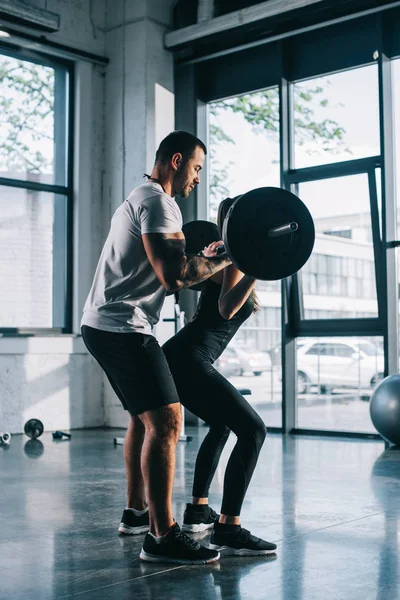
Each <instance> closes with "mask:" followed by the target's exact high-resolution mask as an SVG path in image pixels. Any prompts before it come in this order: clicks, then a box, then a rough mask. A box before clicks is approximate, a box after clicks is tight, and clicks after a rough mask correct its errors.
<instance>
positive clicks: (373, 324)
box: [297, 317, 384, 337]
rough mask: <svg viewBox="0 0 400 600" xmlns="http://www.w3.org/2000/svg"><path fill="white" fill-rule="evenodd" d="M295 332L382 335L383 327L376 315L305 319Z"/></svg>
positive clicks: (327, 335)
mask: <svg viewBox="0 0 400 600" xmlns="http://www.w3.org/2000/svg"><path fill="white" fill-rule="evenodd" d="M297 333H298V335H301V336H302V337H317V336H318V337H345V336H347V337H350V336H353V335H354V336H366V335H370V336H383V334H384V327H383V324H382V321H381V319H379V318H377V317H369V318H365V319H364V318H362V319H358V318H355V319H307V320H304V321H302V322H301V323H300V324H299V328H298V332H297Z"/></svg>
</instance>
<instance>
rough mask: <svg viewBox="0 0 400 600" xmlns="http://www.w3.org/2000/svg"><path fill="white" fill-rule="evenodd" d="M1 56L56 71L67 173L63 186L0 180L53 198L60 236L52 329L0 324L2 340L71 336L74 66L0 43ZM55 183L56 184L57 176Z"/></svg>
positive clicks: (57, 133)
mask: <svg viewBox="0 0 400 600" xmlns="http://www.w3.org/2000/svg"><path fill="white" fill-rule="evenodd" d="M0 54H1V55H4V56H9V57H11V58H15V59H18V60H25V61H27V62H32V63H34V64H37V65H43V66H45V67H50V68H52V69H54V73H55V86H54V104H55V108H54V143H55V146H56V147H57V151H58V153H57V154H55V156H54V173H55V174H56V172H57V169H61V168H63V169H64V170H65V177H64V185H60V184H58V183H54V184H47V183H41V182H34V181H25V180H23V179H18V178H9V177H0V186H5V187H9V188H17V189H23V190H31V191H36V192H45V193H50V194H53V195H54V226H53V239H54V236H55V235H56V234H57V243H56V244H55V245H54V246H53V256H52V264H53V271H52V273H53V277H52V325H51V326H50V327H25V326H22V327H6V326H1V324H0V336H1V337H8V336H12V337H16V336H17V337H26V336H43V335H62V334H71V333H72V327H73V325H72V323H73V315H72V306H73V148H74V63H73V62H72V61H69V60H66V59H62V58H58V57H57V58H55V57H54V56H49V55H46V54H44V53H42V52H34V51H29V50H20V49H14V48H10V47H9V46H8V45H5V44H2V43H0ZM60 100H61V102H60ZM57 103H59V108H57ZM65 122H66V125H65ZM57 163H58V165H57ZM55 181H57V178H56V176H55Z"/></svg>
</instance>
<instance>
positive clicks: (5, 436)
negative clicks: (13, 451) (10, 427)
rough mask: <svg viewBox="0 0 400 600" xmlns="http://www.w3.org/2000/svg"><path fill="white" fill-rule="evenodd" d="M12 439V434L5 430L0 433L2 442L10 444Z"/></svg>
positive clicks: (0, 442) (0, 441)
mask: <svg viewBox="0 0 400 600" xmlns="http://www.w3.org/2000/svg"><path fill="white" fill-rule="evenodd" d="M10 441H11V434H10V433H8V432H7V431H5V432H4V433H0V444H4V445H5V446H8V445H9V443H10Z"/></svg>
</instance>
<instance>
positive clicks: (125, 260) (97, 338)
mask: <svg viewBox="0 0 400 600" xmlns="http://www.w3.org/2000/svg"><path fill="white" fill-rule="evenodd" d="M206 153H207V150H206V147H205V145H204V144H203V142H202V141H201V140H199V139H198V138H196V137H195V136H193V135H191V134H189V133H187V132H184V131H175V132H173V133H171V134H169V135H168V136H167V137H166V138H165V139H164V140H163V141H162V142H161V144H160V147H159V148H158V150H157V153H156V160H155V165H154V168H153V171H152V173H151V176H150V177H148V182H147V183H144V184H143V185H141V186H139V187H138V188H136V189H134V190H133V191H132V192H131V193H130V195H129V196H128V198H127V199H126V200H125V202H123V203H122V205H121V206H120V207H119V208H118V209H117V210H116V212H115V213H114V216H113V218H112V221H111V228H110V232H109V234H108V237H107V240H106V242H105V244H104V247H103V251H102V253H101V256H100V259H99V263H98V265H97V269H96V273H95V276H94V281H93V284H92V288H91V290H90V292H89V296H88V299H87V301H86V304H85V307H84V313H83V317H82V336H83V339H84V342H85V344H86V346H87V348H88V350H89V351H90V352H91V354H92V355H93V356H94V357H95V358H96V360H97V361H98V363H99V364H100V366H101V367H102V368H103V370H104V371H105V373H106V375H107V377H108V379H109V381H110V383H111V385H112V387H113V389H114V391H115V392H116V394H117V396H118V398H119V399H120V401H121V402H122V404H123V406H124V408H125V409H126V410H128V411H129V413H130V416H131V419H130V424H129V427H128V432H127V434H126V437H125V443H124V458H125V465H126V476H127V486H128V504H127V509H126V510H124V512H123V516H122V521H121V524H120V527H119V531H120V532H121V533H128V534H136V533H140V532H144V531H147V530H148V529H149V528H150V532H149V533H148V534H147V535H146V537H145V540H144V543H143V548H142V551H141V555H140V556H141V558H142V559H143V560H148V561H151V562H161V561H162V562H179V563H189V564H197V563H207V562H212V561H214V560H217V559H218V558H219V554H218V552H216V551H212V550H210V549H208V548H204V547H203V546H200V545H199V544H198V543H196V542H193V541H192V540H191V539H190V538H188V537H187V536H186V534H184V533H182V532H181V531H180V528H179V526H178V525H177V524H176V523H175V522H174V520H173V517H172V512H171V497H172V486H173V479H174V473H175V454H176V444H177V441H178V438H179V432H180V428H181V407H180V404H179V398H178V394H177V392H176V388H175V384H174V381H173V379H172V375H171V373H170V370H169V367H168V364H167V361H166V358H165V356H164V354H163V352H162V350H161V348H160V347H159V345H158V343H157V340H156V339H155V337H154V336H153V335H152V329H153V326H154V325H155V324H156V323H157V321H158V319H159V315H160V311H161V308H162V305H163V302H164V299H165V295H166V293H167V291H170V292H174V291H177V290H180V289H182V288H185V287H188V286H190V285H193V284H194V283H198V282H200V281H203V280H204V279H207V278H208V277H210V276H211V275H213V274H214V273H216V272H218V271H220V270H221V269H223V268H225V267H226V266H227V265H228V264H230V261H229V259H228V258H227V257H226V256H218V257H212V258H205V257H200V256H191V257H189V256H187V255H186V254H185V239H184V236H183V234H182V231H181V228H182V215H181V212H180V210H179V207H178V205H177V203H176V202H175V200H174V197H175V196H176V195H178V196H180V197H182V198H187V197H188V195H189V193H190V192H191V191H192V190H193V189H194V187H195V186H196V185H198V184H199V183H200V171H201V168H202V166H203V163H204V160H205V155H206ZM145 492H147V500H148V507H147V506H146V505H145V502H144V498H145V496H146V494H145Z"/></svg>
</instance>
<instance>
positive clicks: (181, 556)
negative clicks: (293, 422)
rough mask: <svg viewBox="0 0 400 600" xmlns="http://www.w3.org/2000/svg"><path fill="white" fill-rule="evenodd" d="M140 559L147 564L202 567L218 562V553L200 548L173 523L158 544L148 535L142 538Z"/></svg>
mask: <svg viewBox="0 0 400 600" xmlns="http://www.w3.org/2000/svg"><path fill="white" fill-rule="evenodd" d="M140 558H141V559H142V560H147V561H148V562H164V563H177V564H181V565H204V564H206V563H211V562H214V561H215V560H218V559H219V552H217V551H216V550H210V549H209V548H205V547H204V546H200V544H199V543H198V542H195V541H193V540H191V539H190V537H189V536H187V535H186V533H183V531H181V528H180V527H179V525H178V524H177V523H175V525H174V526H173V527H171V529H170V530H169V531H168V533H167V534H166V536H165V537H164V538H163V539H162V540H161V541H160V542H158V541H157V540H156V539H155V538H154V537H153V536H152V535H151V534H150V533H148V534H147V535H146V537H145V538H144V542H143V548H142V551H141V553H140Z"/></svg>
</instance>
